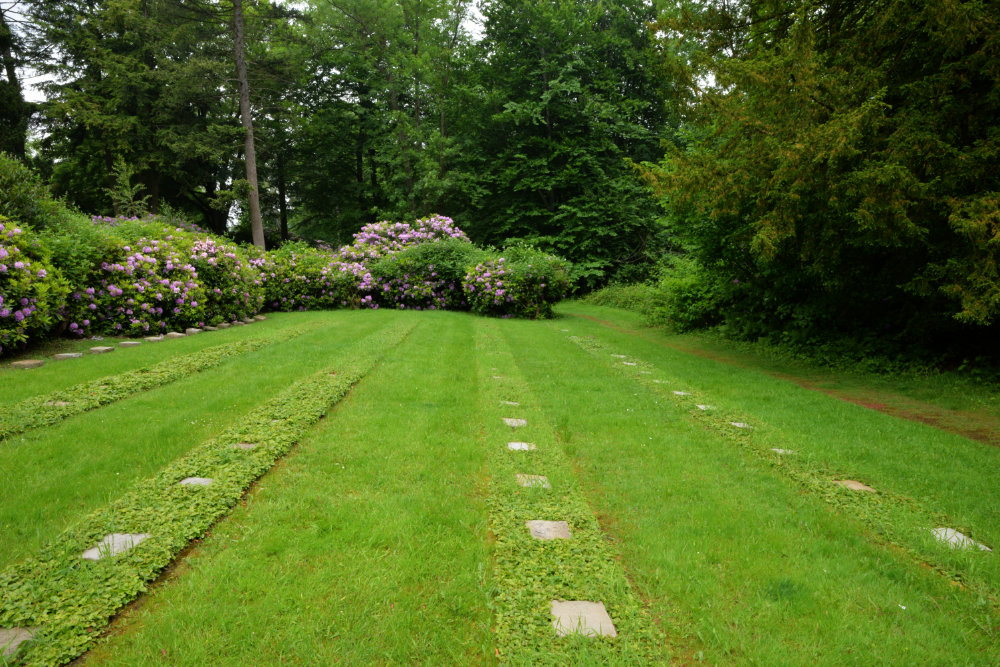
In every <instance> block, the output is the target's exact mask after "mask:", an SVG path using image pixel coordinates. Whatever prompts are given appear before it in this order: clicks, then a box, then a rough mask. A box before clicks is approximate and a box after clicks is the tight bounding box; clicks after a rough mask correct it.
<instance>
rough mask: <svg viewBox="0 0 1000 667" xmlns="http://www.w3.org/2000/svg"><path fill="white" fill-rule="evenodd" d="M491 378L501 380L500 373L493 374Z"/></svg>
mask: <svg viewBox="0 0 1000 667" xmlns="http://www.w3.org/2000/svg"><path fill="white" fill-rule="evenodd" d="M493 379H494V380H502V379H503V376H502V375H494V376H493Z"/></svg>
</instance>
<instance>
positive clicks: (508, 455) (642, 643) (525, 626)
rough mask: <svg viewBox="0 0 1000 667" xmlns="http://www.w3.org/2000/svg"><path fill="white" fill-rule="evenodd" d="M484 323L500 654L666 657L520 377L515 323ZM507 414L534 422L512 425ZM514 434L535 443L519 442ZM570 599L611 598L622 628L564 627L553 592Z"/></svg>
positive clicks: (619, 660)
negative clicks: (550, 534)
mask: <svg viewBox="0 0 1000 667" xmlns="http://www.w3.org/2000/svg"><path fill="white" fill-rule="evenodd" d="M477 325H478V331H477V337H476V351H477V355H476V356H477V362H478V364H479V375H480V377H481V378H482V382H483V385H484V389H483V391H482V394H481V403H482V409H481V412H482V414H483V416H484V418H485V422H484V425H483V436H482V443H483V447H484V448H485V449H486V452H487V457H488V461H489V471H490V495H489V505H490V527H491V529H492V531H493V533H494V536H495V539H496V546H495V562H496V564H495V575H494V590H495V593H494V607H495V615H496V642H497V654H498V656H499V657H500V659H501V660H502V661H503V662H505V663H509V664H524V665H537V664H553V665H565V664H636V665H648V664H658V663H661V662H662V663H665V662H667V661H668V659H669V657H670V654H669V649H668V648H667V646H666V645H665V644H664V642H663V641H662V637H661V636H660V634H659V633H658V631H657V629H656V627H655V625H654V623H653V621H652V619H651V618H650V616H649V615H648V613H647V612H646V610H645V609H644V607H643V604H642V601H641V600H640V599H639V597H638V596H637V595H636V594H635V592H634V591H633V590H632V587H631V585H630V583H629V581H628V578H627V577H626V574H625V570H624V568H623V567H622V564H621V562H620V561H619V558H618V554H617V553H616V552H615V550H614V549H613V548H611V546H610V545H609V543H608V542H607V540H606V537H605V535H604V533H603V532H602V530H601V527H600V525H599V524H598V522H597V519H596V517H595V516H594V513H593V511H592V509H591V508H590V506H589V505H588V503H587V501H586V499H585V497H584V495H583V494H582V492H581V491H580V488H579V486H578V484H577V481H576V479H575V477H574V475H573V471H572V469H571V468H570V465H569V463H568V461H567V459H566V457H565V455H564V454H563V452H562V450H561V448H560V445H559V443H558V442H557V440H556V437H555V431H554V429H553V427H552V426H551V424H550V423H549V422H548V420H547V419H546V417H545V412H544V410H542V409H541V408H540V407H539V406H538V404H537V392H533V391H532V390H531V388H530V387H529V384H528V383H527V382H526V381H525V380H524V378H523V377H521V374H520V372H519V370H518V367H519V360H518V359H516V358H515V357H514V355H513V354H512V353H511V348H510V347H509V346H508V345H507V344H506V343H505V342H504V340H503V337H502V335H501V333H500V332H501V329H502V328H505V327H507V326H510V325H509V324H498V323H496V322H491V321H485V320H481V321H479V322H477ZM539 330H540V331H544V330H542V329H539ZM514 349H519V348H514ZM560 372H565V369H563V370H562V371H560ZM509 403H518V404H519V405H517V406H512V405H509ZM505 417H506V418H507V419H508V420H511V419H523V420H524V421H525V422H526V423H525V424H524V425H523V426H518V427H515V428H511V427H510V426H508V425H507V424H506V423H505V420H504V418H505ZM509 423H515V424H516V423H518V422H517V421H510V422H509ZM510 441H513V442H525V443H528V444H529V445H534V447H535V448H534V449H530V448H529V449H524V448H522V447H516V446H515V447H514V448H511V447H510V446H509V445H508V444H507V443H508V442H510ZM519 476H520V478H519ZM528 476H532V477H528ZM537 476H544V477H545V480H541V479H539V478H538V477H537ZM533 482H534V483H533ZM524 484H526V486H525V485H524ZM546 484H547V486H548V488H547V487H546ZM533 521H554V522H566V524H567V526H566V527H568V529H569V533H570V536H569V537H568V538H559V539H550V540H542V539H538V538H536V537H533V536H532V533H531V530H530V528H529V525H527V522H533ZM534 525H536V526H537V525H538V524H534ZM542 528H543V529H544V526H543V527H542ZM560 528H562V527H561V526H559V527H557V528H556V530H557V532H558V531H559V529H560ZM565 601H586V602H594V603H603V605H604V607H605V609H606V610H607V612H608V614H609V616H610V620H611V621H612V622H613V624H614V626H615V632H616V633H617V636H615V637H613V638H611V637H606V636H599V637H592V636H584V634H579V633H575V632H570V634H567V635H566V636H559V635H560V633H559V632H557V630H556V627H555V625H554V622H555V618H554V617H553V602H557V603H559V602H565ZM567 625H572V622H571V623H570V624H567ZM562 628H563V630H576V629H577V628H575V627H566V626H565V625H564V626H562Z"/></svg>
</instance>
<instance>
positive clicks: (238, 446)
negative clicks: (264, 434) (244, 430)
mask: <svg viewBox="0 0 1000 667" xmlns="http://www.w3.org/2000/svg"><path fill="white" fill-rule="evenodd" d="M256 446H257V443H256V442H237V443H236V444H235V445H233V447H235V448H236V449H253V448H254V447H256Z"/></svg>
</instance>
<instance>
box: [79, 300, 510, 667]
mask: <svg viewBox="0 0 1000 667" xmlns="http://www.w3.org/2000/svg"><path fill="white" fill-rule="evenodd" d="M405 315H411V316H412V317H414V318H415V319H419V320H420V321H421V322H422V326H421V327H419V328H418V329H416V330H415V331H414V332H413V333H412V334H411V335H410V337H409V338H408V339H407V341H406V342H405V344H404V345H403V346H401V347H400V348H398V349H397V350H396V351H394V352H392V353H390V354H389V355H387V356H386V358H385V359H384V360H383V361H382V362H381V363H380V365H379V366H378V367H377V368H376V369H375V370H374V371H373V372H372V373H371V374H370V375H369V376H368V377H366V378H365V380H364V381H363V382H362V383H360V384H359V385H358V386H357V387H356V389H355V390H354V391H353V392H352V393H351V394H350V396H348V397H347V398H346V399H345V400H344V401H343V402H342V403H341V404H340V405H338V406H337V408H336V409H335V410H334V411H333V412H331V414H330V415H328V417H327V418H326V419H325V420H324V421H323V422H322V424H321V425H320V426H319V427H318V428H317V429H316V430H315V431H314V432H313V433H312V434H311V435H310V436H309V437H308V438H307V439H306V440H305V441H303V442H302V443H301V444H300V445H299V446H298V447H296V449H295V450H293V452H292V453H291V454H290V455H289V457H287V458H286V459H285V460H284V461H283V462H282V464H281V465H280V466H278V467H276V468H275V469H274V470H273V471H272V472H271V473H269V474H268V475H267V476H265V477H264V478H263V479H262V480H261V481H260V483H259V485H258V486H257V487H256V489H255V491H254V492H253V493H252V494H251V495H250V496H249V497H248V498H247V503H246V505H245V506H243V507H240V508H237V509H236V510H235V511H234V512H233V514H232V516H231V517H229V518H228V519H227V520H225V521H223V522H221V523H220V524H218V525H217V526H216V527H215V528H214V529H213V531H212V534H211V536H209V537H207V538H206V539H205V540H203V541H202V543H201V544H200V545H199V547H198V548H197V549H196V550H195V551H194V552H192V553H191V554H190V555H189V556H188V558H187V559H186V560H185V562H184V563H183V564H182V565H181V566H180V567H179V568H178V569H177V571H176V572H174V573H173V574H172V575H171V577H170V578H169V579H168V580H167V581H166V582H165V584H164V585H163V586H161V587H159V588H158V589H156V592H155V595H154V596H152V597H151V598H150V599H149V600H148V601H147V602H146V603H145V604H144V605H143V606H141V607H139V608H137V609H134V610H132V611H130V612H129V613H128V614H126V615H125V616H124V617H123V618H122V619H121V620H120V622H119V623H118V624H117V626H116V628H115V632H113V633H112V634H111V635H110V636H109V637H108V638H106V639H105V640H104V641H103V642H102V643H101V644H100V645H99V646H98V647H97V648H96V649H95V650H94V651H92V652H91V653H90V654H89V656H88V660H87V663H88V664H94V665H106V664H107V665H135V664H147V663H153V662H159V661H161V660H166V661H168V662H170V663H172V664H178V665H206V664H212V665H242V664H285V663H290V664H322V665H330V664H348V665H370V664H402V665H415V664H426V665H475V664H490V663H491V660H492V655H493V647H492V637H491V632H490V621H491V617H490V610H489V607H488V605H487V600H488V596H487V593H486V591H485V590H484V588H485V587H487V586H488V585H489V579H488V563H489V545H488V540H487V532H488V529H487V525H486V514H487V513H486V507H485V499H484V494H485V484H486V483H485V480H484V459H485V454H484V452H483V451H482V450H481V448H480V445H479V443H478V440H477V435H478V430H479V418H478V414H477V397H476V392H477V388H476V376H475V366H476V364H475V359H474V357H473V350H472V334H471V331H472V327H473V324H474V320H473V319H472V318H471V317H469V316H465V315H460V314H455V313H444V312H440V313H419V314H418V313H412V314H410V313H405Z"/></svg>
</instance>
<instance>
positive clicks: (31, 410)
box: [0, 324, 319, 441]
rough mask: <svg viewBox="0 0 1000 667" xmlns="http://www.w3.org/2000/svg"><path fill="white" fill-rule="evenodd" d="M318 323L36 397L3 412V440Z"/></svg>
mask: <svg viewBox="0 0 1000 667" xmlns="http://www.w3.org/2000/svg"><path fill="white" fill-rule="evenodd" d="M317 326H319V325H318V324H304V325H300V326H296V327H290V328H286V329H280V330H278V331H277V332H274V333H270V334H268V335H266V336H262V337H260V338H254V339H250V340H242V341H236V342H233V343H225V344H223V345H217V346H215V347H210V348H208V349H206V350H201V351H200V352H193V353H191V354H187V355H184V356H181V357H178V358H176V359H169V360H167V361H162V362H160V363H158V364H155V365H153V366H148V367H146V368H140V369H137V370H134V371H128V372H126V373H121V374H118V375H112V376H108V377H103V378H99V379H97V380H91V381H89V382H85V383H82V384H78V385H76V386H75V387H70V388H68V389H60V390H58V391H54V392H50V393H48V394H45V395H42V396H33V397H31V398H26V399H24V400H23V401H20V402H18V403H15V404H14V405H12V406H10V407H7V408H3V409H0V441H3V440H6V439H8V438H10V437H11V436H13V435H17V434H19V433H24V432H25V431H28V430H30V429H33V428H39V427H42V426H48V425H50V424H54V423H56V422H58V421H60V420H63V419H66V418H67V417H70V416H73V415H77V414H80V413H81V412H86V411H88V410H93V409H94V408H99V407H101V406H103V405H108V404H109V403H113V402H115V401H120V400H121V399H123V398H126V397H128V396H131V395H133V394H136V393H139V392H142V391H148V390H149V389H152V388H153V387H160V386H163V385H165V384H167V383H170V382H174V381H176V380H178V379H180V378H182V377H185V376H187V375H190V374H192V373H198V372H200V371H203V370H205V369H207V368H213V367H215V366H217V365H219V364H220V363H222V362H223V361H225V360H226V359H229V358H231V357H234V356H237V355H241V354H248V353H250V352H254V351H256V350H259V349H260V348H262V347H264V346H266V345H272V344H275V343H279V342H282V341H286V340H289V339H291V338H294V337H296V336H300V335H302V334H303V333H305V332H306V331H309V330H310V329H314V328H316V327H317Z"/></svg>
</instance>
